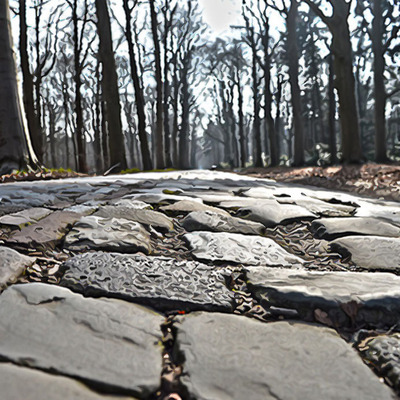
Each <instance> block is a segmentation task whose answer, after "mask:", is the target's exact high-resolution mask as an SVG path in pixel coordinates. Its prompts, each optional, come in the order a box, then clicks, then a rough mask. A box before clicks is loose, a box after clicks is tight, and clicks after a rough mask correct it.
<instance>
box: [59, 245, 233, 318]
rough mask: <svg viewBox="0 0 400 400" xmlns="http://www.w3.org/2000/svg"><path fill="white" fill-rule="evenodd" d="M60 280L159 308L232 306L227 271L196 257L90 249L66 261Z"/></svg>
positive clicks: (83, 290)
mask: <svg viewBox="0 0 400 400" xmlns="http://www.w3.org/2000/svg"><path fill="white" fill-rule="evenodd" d="M64 268H66V272H65V274H64V276H63V278H62V280H61V285H63V286H67V287H69V288H71V289H72V290H74V291H78V292H80V293H83V294H85V295H89V296H93V295H96V296H103V295H104V296H114V297H119V298H123V299H125V300H130V301H135V302H140V303H143V304H146V305H149V306H151V307H153V308H156V309H157V310H161V311H165V310H185V311H191V310H210V311H232V310H233V306H234V304H235V300H234V299H235V296H234V293H233V292H231V291H230V290H228V289H227V288H226V286H225V277H224V276H225V275H226V274H227V272H226V271H221V270H218V269H216V268H215V267H210V266H207V265H205V264H201V263H199V262H196V261H177V260H174V259H170V258H164V257H144V256H140V255H135V256H131V255H127V254H116V253H102V252H99V253H90V254H84V255H79V256H76V257H74V258H72V259H70V260H68V261H67V262H66V263H65V264H64Z"/></svg>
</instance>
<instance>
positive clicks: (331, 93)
mask: <svg viewBox="0 0 400 400" xmlns="http://www.w3.org/2000/svg"><path fill="white" fill-rule="evenodd" d="M334 75H335V73H334V71H333V55H332V54H330V55H329V82H328V107H329V114H328V128H329V152H330V153H331V158H330V162H331V164H336V163H337V162H338V158H337V146H336V129H335V126H336V123H335V115H336V100H335V76H334Z"/></svg>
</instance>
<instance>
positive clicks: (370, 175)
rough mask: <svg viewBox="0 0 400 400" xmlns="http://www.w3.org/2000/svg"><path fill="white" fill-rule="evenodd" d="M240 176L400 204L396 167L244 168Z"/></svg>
mask: <svg viewBox="0 0 400 400" xmlns="http://www.w3.org/2000/svg"><path fill="white" fill-rule="evenodd" d="M240 174H243V175H249V176H254V177H257V178H269V179H274V180H276V181H277V182H286V183H295V184H300V185H310V186H317V187H321V188H326V189H332V190H342V191H346V192H350V193H356V194H360V195H363V196H368V197H373V198H382V199H385V200H394V201H400V166H397V165H387V164H374V163H367V164H363V165H346V166H332V167H303V168H294V167H276V168H247V169H246V170H243V171H241V172H240Z"/></svg>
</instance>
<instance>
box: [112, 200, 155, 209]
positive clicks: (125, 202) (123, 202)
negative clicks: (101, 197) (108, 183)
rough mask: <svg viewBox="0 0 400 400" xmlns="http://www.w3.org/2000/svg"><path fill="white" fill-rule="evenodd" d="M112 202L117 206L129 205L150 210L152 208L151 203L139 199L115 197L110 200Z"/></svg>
mask: <svg viewBox="0 0 400 400" xmlns="http://www.w3.org/2000/svg"><path fill="white" fill-rule="evenodd" d="M110 204H111V205H113V206H117V207H119V206H120V207H129V208H133V209H138V210H148V209H151V208H152V207H151V205H150V204H147V203H145V202H144V201H139V200H129V199H124V198H122V199H115V200H112V201H110Z"/></svg>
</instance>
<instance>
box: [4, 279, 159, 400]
mask: <svg viewBox="0 0 400 400" xmlns="http://www.w3.org/2000/svg"><path fill="white" fill-rule="evenodd" d="M162 322H163V318H162V317H161V316H160V315H158V314H156V313H154V312H152V311H150V310H147V309H145V308H143V307H141V306H138V305H135V304H130V303H128V302H124V301H121V300H114V299H87V298H84V297H83V296H81V295H80V294H75V293H72V292H71V291H69V290H68V289H66V288H60V287H57V286H52V285H46V284H42V283H30V284H25V285H14V286H12V287H10V288H8V289H7V290H5V291H4V292H3V293H2V294H1V295H0V337H1V340H0V357H1V358H2V359H3V360H8V361H12V362H13V363H15V364H19V365H27V366H29V367H31V368H38V369H41V370H44V371H51V372H53V373H57V374H59V375H65V376H70V377H75V378H78V379H80V380H82V381H84V382H87V383H88V384H90V385H91V386H93V387H95V388H98V389H100V390H106V391H108V392H111V393H121V392H122V393H123V392H125V393H130V394H132V395H134V396H137V397H140V398H142V397H147V396H149V395H150V394H151V393H153V392H154V391H156V390H157V388H158V386H159V383H160V382H159V381H160V371H161V347H160V346H159V344H158V342H159V340H160V339H161V337H160V336H161V332H160V325H161V323H162Z"/></svg>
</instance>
